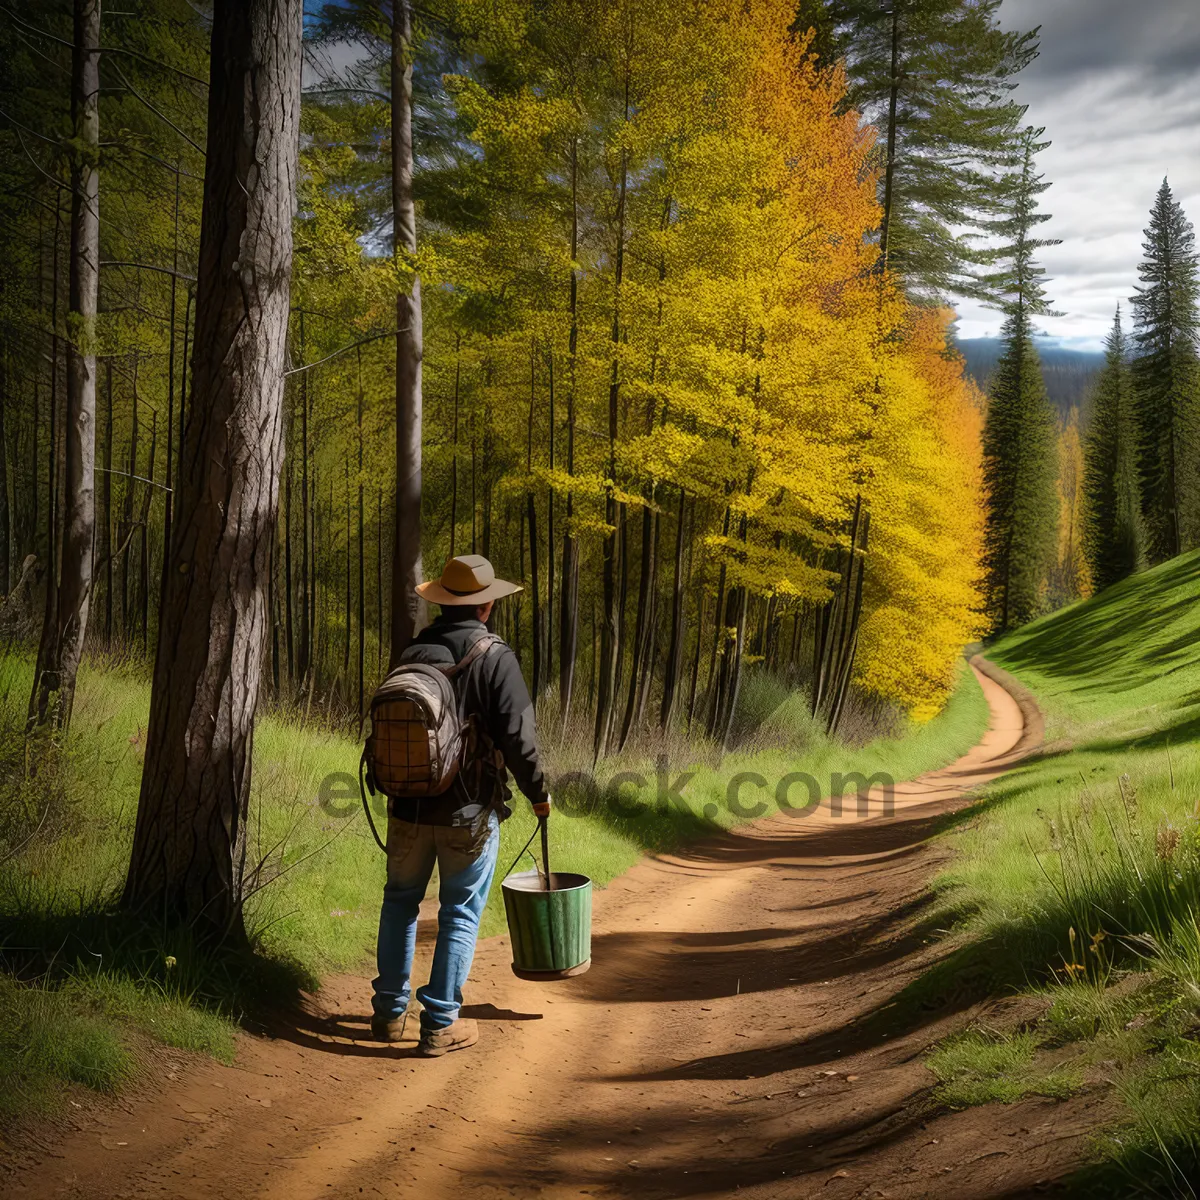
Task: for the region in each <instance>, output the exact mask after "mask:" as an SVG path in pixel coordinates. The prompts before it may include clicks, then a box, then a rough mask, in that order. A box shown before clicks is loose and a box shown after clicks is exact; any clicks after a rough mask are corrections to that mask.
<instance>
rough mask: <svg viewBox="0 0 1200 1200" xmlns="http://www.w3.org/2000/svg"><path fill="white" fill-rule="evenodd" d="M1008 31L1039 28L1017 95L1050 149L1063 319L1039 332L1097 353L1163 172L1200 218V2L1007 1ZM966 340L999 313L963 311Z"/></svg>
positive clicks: (1124, 289) (1133, 270)
mask: <svg viewBox="0 0 1200 1200" xmlns="http://www.w3.org/2000/svg"><path fill="white" fill-rule="evenodd" d="M1001 21H1002V22H1003V24H1004V25H1005V26H1006V27H1008V28H1021V29H1028V28H1032V27H1033V26H1034V25H1038V24H1040V25H1041V26H1042V50H1041V55H1040V57H1039V58H1038V59H1037V60H1036V61H1035V62H1034V63H1033V64H1031V66H1030V67H1029V68H1028V69H1027V70H1026V72H1025V73H1024V75H1023V76H1022V77H1021V81H1020V83H1019V86H1018V87H1017V90H1016V93H1015V96H1016V98H1017V99H1018V100H1019V101H1021V102H1022V103H1025V104H1028V105H1029V112H1028V120H1029V121H1030V122H1031V123H1033V124H1036V125H1042V126H1045V128H1046V136H1047V138H1048V139H1050V141H1051V143H1052V144H1051V146H1050V148H1049V149H1048V150H1046V151H1045V152H1044V153H1043V154H1042V155H1041V157H1040V159H1039V163H1038V169H1039V170H1040V171H1041V172H1042V173H1043V174H1044V176H1045V178H1046V180H1047V182H1049V183H1051V184H1052V185H1053V186H1052V187H1051V188H1050V190H1049V191H1048V192H1046V194H1045V195H1044V196H1043V197H1042V199H1041V207H1042V208H1043V209H1044V210H1045V211H1047V212H1050V213H1052V214H1053V219H1052V220H1051V221H1049V222H1048V223H1047V224H1046V225H1045V226H1043V227H1042V230H1041V231H1040V232H1042V233H1043V234H1044V235H1045V236H1046V237H1050V238H1059V239H1061V245H1058V246H1052V247H1048V248H1046V249H1045V250H1043V251H1042V254H1041V259H1042V262H1043V264H1044V266H1045V268H1046V275H1047V280H1048V283H1047V290H1048V293H1049V296H1050V300H1051V302H1052V304H1053V305H1054V306H1055V308H1057V309H1058V310H1060V311H1061V312H1063V313H1064V315H1063V316H1062V317H1054V318H1048V319H1046V320H1045V321H1044V322H1042V324H1043V326H1044V327H1045V329H1046V330H1047V332H1049V333H1050V334H1052V335H1053V336H1056V337H1060V338H1063V339H1065V340H1066V339H1069V340H1070V341H1071V342H1073V343H1075V344H1082V345H1088V344H1090V345H1092V346H1099V345H1100V344H1101V342H1102V341H1103V338H1104V336H1105V334H1106V333H1107V332H1108V327H1109V324H1110V322H1111V321H1112V314H1113V310H1114V309H1115V308H1116V306H1117V304H1118V303H1121V304H1122V305H1123V306H1124V307H1125V308H1126V309H1128V300H1129V297H1130V296H1131V295H1132V294H1133V291H1134V288H1135V286H1136V284H1137V281H1138V279H1137V268H1138V263H1139V262H1140V260H1141V256H1142V233H1143V230H1144V228H1145V226H1146V222H1147V218H1148V214H1149V210H1150V205H1151V204H1152V203H1153V201H1154V194H1155V192H1156V191H1157V190H1158V186H1159V184H1160V183H1161V181H1162V179H1163V176H1164V175H1166V176H1168V177H1169V178H1170V180H1171V186H1172V188H1173V190H1174V192H1175V195H1176V197H1177V198H1178V199H1179V200H1180V202H1181V203H1182V204H1183V206H1184V209H1185V211H1187V212H1188V213H1189V215H1190V216H1191V217H1192V219H1193V220H1194V221H1197V222H1200V0H1004V4H1003V7H1002V9H1001ZM958 307H959V314H960V318H961V328H962V336H964V337H970V336H978V335H982V334H994V333H996V332H997V330H998V329H999V325H1000V318H999V317H997V316H996V315H995V314H994V313H990V312H988V311H986V310H983V309H981V308H980V307H979V306H978V305H973V304H970V303H966V302H963V303H961V304H960V305H959V306H958Z"/></svg>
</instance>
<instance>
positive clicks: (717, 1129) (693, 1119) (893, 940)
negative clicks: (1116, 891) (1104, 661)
mask: <svg viewBox="0 0 1200 1200" xmlns="http://www.w3.org/2000/svg"><path fill="white" fill-rule="evenodd" d="M984 669H985V670H989V669H990V668H988V667H987V666H986V664H984ZM976 673H977V674H978V675H979V679H980V682H981V684H982V686H983V688H984V691H985V693H986V695H987V699H988V703H989V705H990V707H991V725H990V728H989V730H988V732H987V734H986V735H985V736H984V738H983V741H982V742H981V743H980V744H979V745H978V746H977V747H976V748H975V749H974V750H972V751H971V752H970V753H969V754H967V755H966V756H965V757H963V758H961V759H960V760H959V761H958V762H956V763H954V764H953V765H951V766H949V767H947V768H946V769H944V770H941V771H935V772H933V773H931V774H928V775H925V776H922V777H921V778H920V779H918V780H915V781H914V782H911V783H906V784H902V785H899V786H898V788H897V791H896V814H895V817H894V818H893V819H882V818H881V817H880V816H879V815H878V812H879V808H880V806H879V805H878V803H876V804H874V805H872V808H871V816H870V817H869V818H868V819H865V820H860V819H857V817H856V815H855V809H854V805H853V803H849V802H848V803H847V806H846V812H845V815H844V816H843V817H842V818H841V819H840V820H835V819H833V818H832V817H831V816H830V814H829V812H828V809H827V807H826V808H823V809H822V810H821V811H820V812H819V813H817V814H814V815H813V816H811V817H809V818H807V819H804V820H797V819H794V818H789V817H782V816H780V817H776V818H773V819H770V820H766V821H763V822H761V823H759V824H757V825H755V826H753V827H750V828H746V829H744V830H739V831H737V832H735V833H733V834H730V835H726V836H723V837H721V838H720V839H715V840H713V841H711V842H709V843H706V844H704V845H699V846H697V847H695V848H693V849H691V850H689V851H688V852H687V853H685V854H680V855H678V856H670V857H668V856H663V857H659V858H654V859H649V860H646V861H644V862H643V863H642V864H640V865H639V866H638V867H636V868H635V869H634V870H632V871H630V872H629V873H628V874H627V875H626V876H624V877H623V878H621V879H619V880H617V881H616V882H615V883H614V884H613V885H612V886H610V887H609V888H607V889H606V890H604V891H603V892H600V893H598V894H597V896H596V908H595V934H594V940H593V964H594V965H593V967H592V969H591V971H590V972H589V973H588V974H586V975H582V976H579V977H577V978H575V979H571V980H568V981H565V982H562V983H557V984H554V985H544V984H533V983H525V982H522V981H520V980H518V979H516V978H514V976H513V975H512V974H511V972H510V970H509V957H508V944H507V941H506V939H503V938H493V939H491V940H489V941H486V942H484V943H482V944H481V945H480V947H479V954H478V958H477V960H476V966H475V969H474V971H473V972H472V976H471V982H470V984H469V989H468V1002H469V1007H468V1008H467V1010H466V1015H469V1016H474V1017H477V1018H479V1019H480V1021H481V1023H482V1025H483V1029H482V1035H481V1038H480V1043H479V1045H478V1047H476V1048H475V1049H474V1050H471V1051H467V1052H463V1053H459V1054H452V1055H448V1056H447V1057H445V1058H442V1059H434V1060H424V1059H417V1058H414V1057H412V1056H411V1047H410V1046H407V1045H403V1044H402V1045H400V1046H395V1047H388V1046H381V1045H378V1044H375V1043H372V1042H369V1041H367V1040H365V1039H366V1034H367V1028H366V1025H367V1017H368V1013H369V1003H368V995H369V985H368V984H367V981H366V980H365V979H359V978H342V979H337V980H333V981H331V982H330V983H329V984H328V986H327V987H326V988H325V989H324V990H323V991H322V994H321V997H320V1002H319V1003H315V1002H314V1005H313V1008H312V1011H311V1013H310V1014H309V1015H308V1016H306V1017H305V1018H303V1019H301V1020H299V1021H297V1022H296V1023H295V1024H293V1025H289V1026H288V1027H287V1028H281V1029H279V1030H277V1031H275V1034H274V1036H270V1037H246V1038H244V1039H243V1041H242V1046H241V1051H240V1054H239V1059H238V1064H237V1066H236V1067H233V1068H228V1067H223V1066H220V1065H218V1064H215V1063H210V1062H205V1063H203V1064H200V1065H198V1066H195V1067H194V1068H190V1069H188V1070H187V1071H186V1072H185V1073H184V1078H183V1079H182V1080H181V1081H179V1082H168V1081H163V1082H162V1083H161V1084H157V1085H155V1086H154V1087H153V1088H152V1089H151V1090H149V1091H148V1092H146V1093H144V1094H141V1095H139V1096H136V1097H134V1098H133V1099H132V1100H131V1101H130V1102H129V1103H128V1104H127V1105H126V1106H124V1107H120V1108H115V1109H113V1110H111V1111H109V1112H107V1113H106V1114H105V1115H104V1116H103V1117H96V1118H93V1117H87V1118H84V1119H83V1120H82V1121H81V1122H80V1128H79V1129H78V1130H77V1131H75V1132H73V1133H71V1134H70V1135H69V1136H68V1138H67V1139H66V1141H65V1142H63V1143H62V1144H61V1145H60V1146H59V1147H58V1150H57V1151H56V1152H55V1153H54V1154H52V1155H47V1156H46V1157H45V1158H44V1159H43V1160H42V1161H41V1162H40V1163H39V1164H37V1165H35V1166H33V1167H31V1168H30V1169H29V1170H27V1171H25V1172H23V1173H22V1174H21V1175H20V1176H19V1177H18V1178H17V1179H16V1180H14V1181H12V1182H13V1183H14V1184H15V1186H14V1188H13V1190H12V1191H10V1192H9V1194H10V1195H22V1196H37V1197H39V1198H41V1197H52V1196H86V1197H89V1198H93V1200H99V1198H101V1197H108V1196H113V1197H116V1196H122V1197H125V1196H129V1197H144V1196H163V1195H166V1196H171V1197H189V1198H192V1197H214V1198H216V1197H221V1198H226V1200H229V1198H233V1197H251V1196H254V1197H258V1196H262V1197H271V1198H275V1197H278V1198H279V1200H313V1198H316V1197H331V1196H332V1197H343V1196H345V1197H351V1196H358V1195H363V1196H373V1195H380V1196H422V1197H430V1198H436V1197H442V1196H454V1197H458V1196H463V1197H470V1198H479V1200H492V1198H493V1197H502V1196H504V1197H507V1196H516V1197H528V1196H541V1197H553V1198H556V1200H557V1198H558V1197H567V1196H581V1195H590V1196H609V1197H625V1196H637V1197H674V1196H723V1195H728V1194H732V1193H733V1192H735V1191H737V1192H739V1194H740V1195H746V1196H771V1197H776V1196H777V1197H786V1198H788V1200H792V1198H795V1197H807V1196H820V1197H823V1198H829V1200H841V1198H848V1197H860V1196H863V1197H869V1196H884V1197H929V1196H939V1197H946V1198H949V1197H953V1198H954V1200H970V1198H972V1197H981V1198H982V1197H991V1198H996V1197H1015V1196H1022V1195H1026V1194H1042V1193H1043V1192H1044V1191H1045V1190H1047V1189H1048V1188H1052V1187H1053V1182H1054V1181H1055V1180H1056V1179H1057V1178H1059V1177H1060V1176H1061V1175H1063V1174H1064V1173H1065V1172H1066V1171H1067V1170H1068V1169H1069V1168H1070V1166H1071V1164H1072V1163H1073V1162H1074V1161H1076V1160H1077V1158H1078V1156H1079V1155H1080V1154H1081V1153H1082V1151H1083V1148H1084V1143H1085V1139H1086V1137H1087V1133H1088V1130H1089V1128H1090V1127H1091V1126H1092V1124H1093V1123H1094V1121H1095V1119H1096V1114H1095V1112H1094V1111H1092V1107H1093V1106H1094V1104H1095V1103H1096V1101H1095V1100H1094V1099H1089V1097H1088V1096H1086V1095H1084V1096H1081V1097H1078V1098H1076V1099H1073V1100H1069V1101H1065V1102H1057V1103H1055V1102H1050V1101H1043V1100H1031V1101H1026V1102H1024V1103H1021V1104H1014V1105H1010V1106H995V1105H993V1106H989V1107H987V1108H982V1109H974V1110H969V1111H967V1112H962V1113H951V1114H940V1115H936V1114H935V1113H934V1110H933V1108H932V1106H931V1105H930V1104H929V1103H928V1100H927V1095H928V1089H929V1087H930V1084H931V1083H932V1077H931V1076H930V1075H929V1073H928V1072H927V1070H926V1069H925V1067H924V1066H923V1065H922V1051H923V1050H924V1049H925V1048H926V1047H927V1046H928V1044H929V1043H930V1042H931V1041H932V1040H934V1039H935V1038H936V1037H938V1036H941V1035H942V1034H944V1033H946V1032H947V1031H948V1030H949V1029H951V1028H954V1027H957V1025H958V1024H961V1022H962V1020H963V1014H962V1011H961V1006H960V1011H957V1012H956V1011H954V1008H955V1006H954V1005H951V1006H950V1007H949V1008H948V1009H943V1010H939V1011H936V1012H921V1011H915V1010H913V1009H911V1008H909V1007H907V1006H895V1007H894V1008H892V1009H890V1010H889V1009H888V1007H887V1006H888V1005H889V1002H890V1000H891V999H892V998H893V996H894V995H895V994H896V993H897V992H899V991H900V990H901V988H902V987H903V986H904V985H905V983H907V982H908V981H909V980H911V979H912V978H914V977H915V976H916V974H917V973H918V972H919V970H920V969H921V968H922V967H923V966H927V965H928V964H929V962H930V961H931V960H932V959H933V958H934V957H936V956H937V954H938V953H940V951H939V950H938V948H937V947H936V946H935V945H929V944H928V943H929V942H930V941H931V940H933V930H932V929H931V927H930V923H929V917H928V913H927V911H926V906H927V903H928V893H927V891H926V889H925V884H926V882H927V880H928V879H929V876H930V874H931V872H932V871H933V869H934V868H935V867H936V866H937V864H938V863H939V862H940V861H942V859H943V858H944V856H945V854H946V853H947V851H945V850H944V849H941V848H939V847H937V846H934V847H930V846H928V845H926V839H927V838H928V836H929V835H930V833H931V832H932V831H933V830H934V828H935V825H936V822H937V820H938V818H939V817H940V816H941V815H942V814H944V813H946V812H947V811H949V810H952V809H954V808H956V807H960V806H962V805H963V804H964V803H967V800H966V793H967V792H969V790H970V789H972V788H974V787H976V786H977V785H979V784H981V783H985V782H987V781H988V780H990V779H993V778H994V777H995V776H997V775H999V774H1000V773H1002V772H1003V771H1004V770H1005V769H1006V768H1008V767H1009V766H1011V765H1012V764H1013V763H1014V762H1015V761H1017V760H1018V759H1019V758H1020V757H1022V756H1023V755H1024V754H1025V753H1027V752H1028V751H1029V750H1030V749H1032V748H1034V747H1036V745H1037V744H1038V743H1039V741H1040V737H1041V733H1040V721H1039V720H1038V719H1037V716H1036V713H1035V712H1033V711H1032V710H1031V709H1030V708H1029V706H1028V705H1025V711H1024V713H1023V712H1022V707H1021V706H1020V705H1018V703H1017V701H1016V700H1015V699H1014V697H1013V696H1012V695H1010V694H1009V693H1008V692H1007V691H1005V689H1004V688H1003V687H1002V686H1001V685H1000V684H999V683H997V682H994V681H993V679H992V678H990V677H989V676H988V675H985V674H983V673H981V672H980V671H979V670H977V672H976ZM424 952H425V953H426V954H428V946H426V947H425V950H424ZM419 969H420V964H419V965H418V970H419Z"/></svg>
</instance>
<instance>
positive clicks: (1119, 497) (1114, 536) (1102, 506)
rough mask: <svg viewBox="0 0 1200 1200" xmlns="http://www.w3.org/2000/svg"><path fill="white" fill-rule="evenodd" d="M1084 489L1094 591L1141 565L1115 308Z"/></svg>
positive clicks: (1133, 432)
mask: <svg viewBox="0 0 1200 1200" xmlns="http://www.w3.org/2000/svg"><path fill="white" fill-rule="evenodd" d="M1083 486H1084V503H1085V509H1086V514H1087V516H1086V526H1085V540H1084V547H1085V550H1086V553H1087V559H1088V564H1089V566H1090V567H1091V571H1092V583H1093V585H1094V586H1095V587H1096V589H1097V590H1099V589H1101V588H1106V587H1108V586H1109V585H1110V584H1113V583H1116V582H1117V581H1118V580H1121V579H1124V578H1125V577H1126V576H1127V575H1131V574H1133V572H1134V571H1137V570H1140V569H1141V567H1142V566H1144V565H1145V548H1144V544H1143V543H1144V537H1145V534H1144V530H1143V527H1142V512H1141V499H1140V496H1139V488H1138V477H1137V425H1136V422H1135V417H1134V411H1133V383H1132V379H1131V378H1130V372H1129V349H1128V345H1127V343H1126V339H1125V330H1124V329H1123V327H1122V325H1121V310H1120V309H1119V308H1118V309H1117V315H1116V316H1115V317H1114V318H1113V327H1112V331H1111V332H1110V333H1109V335H1108V342H1107V345H1106V347H1105V362H1104V370H1103V371H1102V372H1101V373H1100V377H1099V378H1098V379H1097V380H1096V388H1095V391H1094V392H1093V394H1092V413H1091V422H1090V426H1089V429H1088V436H1087V442H1086V445H1085V447H1084V476H1083Z"/></svg>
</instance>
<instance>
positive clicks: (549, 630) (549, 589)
mask: <svg viewBox="0 0 1200 1200" xmlns="http://www.w3.org/2000/svg"><path fill="white" fill-rule="evenodd" d="M546 370H547V372H548V374H549V376H550V380H549V382H550V395H549V400H550V423H549V427H548V429H547V450H548V453H549V459H550V475H551V478H552V479H553V477H554V352H553V350H551V351H550V352H549V353H548V354H547V355H546ZM484 553H485V554H486V553H487V552H486V551H485V552H484ZM545 633H546V682H547V684H548V683H549V681H550V680H551V679H552V678H553V677H554V484H553V483H551V484H550V486H549V487H548V488H547V489H546V620H545Z"/></svg>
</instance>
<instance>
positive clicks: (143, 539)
mask: <svg viewBox="0 0 1200 1200" xmlns="http://www.w3.org/2000/svg"><path fill="white" fill-rule="evenodd" d="M157 446H158V412H157V411H155V412H153V413H151V415H150V460H149V462H148V463H147V464H146V478H147V480H149V481H150V482H148V483H144V484H143V485H142V513H141V519H140V520H139V522H138V548H139V550H140V558H139V561H138V628H139V630H140V631H141V637H142V654H143V655H145V654H146V652H147V650H148V648H149V647H148V640H149V629H150V504H151V502H152V501H153V499H154V486H153V480H154V452H155V450H156V448H157Z"/></svg>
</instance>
